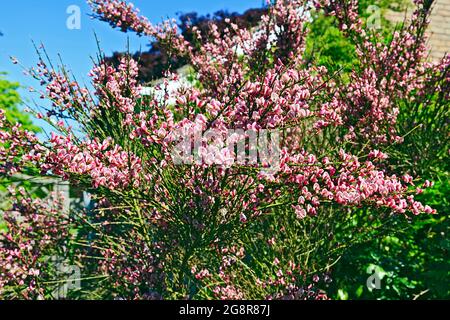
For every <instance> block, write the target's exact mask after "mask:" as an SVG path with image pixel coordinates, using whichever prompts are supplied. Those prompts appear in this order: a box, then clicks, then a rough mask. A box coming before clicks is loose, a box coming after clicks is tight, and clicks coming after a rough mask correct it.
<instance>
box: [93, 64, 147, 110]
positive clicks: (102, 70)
mask: <svg viewBox="0 0 450 320" xmlns="http://www.w3.org/2000/svg"><path fill="white" fill-rule="evenodd" d="M137 75H138V67H137V63H136V61H134V60H133V59H131V58H130V57H123V58H122V59H121V61H120V64H119V66H118V68H117V70H116V69H115V68H114V67H113V66H111V65H108V64H106V63H104V62H103V63H101V64H99V65H98V66H95V67H94V69H93V70H92V71H91V72H90V76H91V77H92V82H93V85H94V88H95V89H96V92H95V93H96V96H97V97H98V98H99V100H100V101H99V103H101V104H103V107H104V108H107V109H117V110H119V111H120V112H122V113H124V114H132V113H133V112H134V107H135V104H136V100H137V99H138V97H139V94H140V90H141V89H140V86H139V85H138V84H137V80H136V79H137Z"/></svg>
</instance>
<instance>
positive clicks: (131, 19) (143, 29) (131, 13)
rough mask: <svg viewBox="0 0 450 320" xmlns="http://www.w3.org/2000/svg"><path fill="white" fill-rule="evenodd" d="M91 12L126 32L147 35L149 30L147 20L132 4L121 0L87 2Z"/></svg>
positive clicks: (91, 0) (92, 0)
mask: <svg viewBox="0 0 450 320" xmlns="http://www.w3.org/2000/svg"><path fill="white" fill-rule="evenodd" d="M89 4H90V5H91V7H92V8H93V11H94V12H95V13H96V14H97V15H99V17H100V18H101V19H102V20H104V21H107V22H109V23H110V24H111V25H112V26H113V27H118V28H120V29H121V30H122V31H124V32H126V31H128V30H132V31H134V32H136V33H138V34H149V30H150V29H151V25H150V22H149V21H148V20H147V18H145V17H143V16H140V15H139V10H138V9H135V8H134V6H133V4H132V3H130V4H128V3H127V2H126V1H121V0H107V1H105V0H89Z"/></svg>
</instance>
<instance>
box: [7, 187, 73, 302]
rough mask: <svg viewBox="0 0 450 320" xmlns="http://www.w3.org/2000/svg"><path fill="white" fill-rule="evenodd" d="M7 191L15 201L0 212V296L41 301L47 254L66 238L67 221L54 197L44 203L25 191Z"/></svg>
mask: <svg viewBox="0 0 450 320" xmlns="http://www.w3.org/2000/svg"><path fill="white" fill-rule="evenodd" d="M10 191H11V192H12V197H13V199H14V202H13V204H12V205H11V206H10V207H9V209H7V210H5V211H3V212H2V213H3V215H2V216H3V219H4V222H5V223H6V228H7V231H6V232H5V233H0V296H2V297H7V296H11V297H13V298H17V297H19V298H22V299H37V298H42V297H43V295H44V288H43V286H42V284H41V283H42V282H43V281H44V279H47V280H48V276H49V275H48V274H45V272H46V270H48V268H47V265H48V264H49V263H51V256H50V255H51V254H52V253H55V252H56V250H57V248H58V246H59V245H60V244H61V243H62V242H61V241H62V240H63V239H65V237H67V235H68V227H67V225H68V218H67V216H65V214H66V213H65V212H63V210H62V202H61V200H62V199H61V197H59V196H57V195H54V196H52V197H50V198H49V200H47V201H45V200H40V199H31V198H29V196H27V195H26V193H25V190H24V189H18V190H13V189H11V190H10ZM0 212H1V211H0ZM11 288H12V289H13V290H15V293H13V292H10V290H11ZM15 295H17V296H15Z"/></svg>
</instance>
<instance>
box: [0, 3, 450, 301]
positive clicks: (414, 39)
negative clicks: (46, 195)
mask: <svg viewBox="0 0 450 320" xmlns="http://www.w3.org/2000/svg"><path fill="white" fill-rule="evenodd" d="M90 4H91V6H92V8H93V11H94V12H95V14H96V15H97V17H98V18H99V19H101V20H103V21H107V22H108V23H109V24H110V25H111V26H113V27H118V28H119V29H120V30H122V31H133V32H136V33H137V34H138V35H142V36H147V37H150V38H152V39H156V40H157V41H158V43H159V44H160V45H161V46H164V47H165V48H166V50H167V52H169V53H170V54H171V55H174V56H178V57H182V58H183V59H186V60H187V61H189V64H190V65H191V66H192V68H193V69H194V71H195V74H196V79H195V81H193V82H192V83H190V84H187V85H181V86H180V87H179V88H178V89H176V90H175V92H169V90H168V87H169V83H170V82H171V81H178V80H179V79H180V75H178V74H176V73H173V72H171V70H167V72H166V77H165V79H164V81H163V83H162V84H161V85H159V86H158V87H157V88H156V90H155V92H153V93H152V94H151V95H142V94H141V92H142V88H141V86H140V84H139V83H138V81H137V77H138V65H137V63H136V61H134V60H133V59H132V58H131V57H130V56H125V57H122V59H121V61H120V64H119V65H118V66H116V67H115V66H113V65H111V64H110V63H108V62H107V61H106V60H105V59H104V57H102V56H100V58H99V61H97V63H96V64H95V66H94V67H93V69H92V72H91V73H90V77H91V79H92V88H93V89H92V90H89V88H84V87H83V86H81V85H80V84H78V83H77V82H76V81H74V80H72V79H70V76H69V75H68V73H67V72H66V71H65V70H64V68H60V69H59V70H55V69H53V68H52V67H51V66H52V64H51V63H50V62H49V61H45V60H44V59H43V58H42V57H41V59H40V61H39V64H38V66H37V67H36V68H33V69H32V70H30V73H31V74H32V75H33V76H34V77H35V78H36V79H38V80H39V81H40V83H41V85H42V86H44V87H45V89H44V90H43V92H42V98H44V99H50V101H52V103H53V105H52V107H51V109H50V110H46V112H44V113H38V114H37V116H38V117H39V118H43V119H45V120H47V121H48V122H49V123H51V124H53V125H54V127H55V131H56V132H54V133H52V135H51V138H50V139H49V140H48V141H40V140H38V139H37V138H36V137H35V136H34V135H33V134H31V133H28V132H26V131H23V130H21V129H20V126H17V125H16V126H14V125H12V124H9V123H8V122H7V121H6V119H5V117H4V116H3V115H1V114H0V117H1V118H0V128H1V132H0V139H1V140H0V146H1V147H0V148H1V149H0V151H1V152H0V159H1V160H2V165H1V167H0V168H1V171H0V173H1V174H11V173H15V172H20V171H22V170H30V168H32V169H33V170H38V171H39V172H40V174H42V175H51V176H58V177H61V178H62V179H64V180H68V181H70V183H71V184H72V185H74V186H77V187H80V188H82V189H84V190H88V191H89V192H90V193H91V194H92V195H93V197H94V200H95V207H94V208H92V209H89V210H83V211H81V212H73V213H72V214H74V215H75V216H76V217H75V218H74V223H75V226H76V228H77V230H78V232H77V234H76V236H75V239H72V238H70V237H65V234H64V233H62V232H59V231H58V232H57V234H55V231H56V229H51V230H48V231H46V232H48V233H46V234H45V235H44V237H45V239H47V240H49V239H51V240H52V241H59V240H60V239H61V240H64V239H66V241H67V243H66V246H74V245H75V246H77V250H76V251H77V253H76V255H75V256H72V257H71V260H73V259H74V258H76V259H77V260H78V263H79V264H81V265H82V266H83V269H82V273H83V275H84V276H85V278H86V279H87V280H86V281H85V282H84V283H83V286H85V287H86V288H87V289H88V290H85V291H86V292H91V293H92V296H96V297H98V296H100V297H103V298H121V299H174V298H177V299H180V298H189V299H244V298H247V299H285V298H293V299H309V298H313V299H324V298H327V295H326V293H325V292H324V291H323V289H326V286H327V285H328V283H329V281H330V280H331V279H330V277H329V275H328V273H329V272H330V270H332V266H333V265H334V263H335V262H336V259H338V257H339V253H340V252H342V251H343V250H345V248H346V247H348V246H350V245H351V244H352V243H355V242H359V241H363V240H364V238H366V237H371V236H374V235H378V234H380V233H381V232H383V231H384V230H387V229H388V227H389V221H390V219H392V218H393V217H396V216H398V215H404V216H406V217H409V216H410V214H413V215H419V214H434V213H436V211H435V210H434V209H432V208H431V207H430V206H428V205H426V204H422V203H421V202H418V201H416V200H415V194H417V193H421V192H422V190H423V188H426V187H429V186H431V185H432V183H431V182H429V181H421V179H420V177H417V178H414V177H412V176H411V175H410V172H408V171H406V172H405V171H402V170H400V168H401V166H397V167H395V168H393V167H392V166H391V165H390V162H389V159H390V158H389V156H390V155H389V149H390V148H391V147H392V146H395V145H397V144H401V143H402V141H403V140H404V138H405V137H404V136H402V135H401V134H402V132H401V131H400V130H399V129H398V127H397V125H396V124H397V119H398V117H399V114H400V112H401V108H400V106H401V105H402V104H408V103H412V102H413V101H415V100H416V99H417V98H416V97H422V96H427V95H429V94H430V93H429V92H431V91H433V92H434V90H436V88H437V87H438V86H447V87H448V81H449V76H448V69H449V63H448V62H449V60H450V59H449V58H448V57H447V58H444V59H443V60H442V61H440V62H438V63H431V62H427V60H426V47H425V41H426V39H425V36H424V29H425V27H426V25H427V17H428V15H429V6H428V2H427V1H425V2H424V1H416V4H417V10H416V11H415V13H414V15H413V16H412V18H411V21H410V23H408V24H407V25H406V26H404V27H402V28H401V29H400V30H398V31H396V32H395V33H394V34H393V35H392V37H391V38H390V39H388V42H383V40H382V38H380V35H379V34H377V33H376V32H374V31H369V30H366V29H365V26H364V23H363V21H362V20H361V19H359V17H358V13H357V9H358V3H357V1H337V0H336V1H316V2H315V3H314V4H315V9H314V10H324V11H325V13H326V14H329V15H334V16H335V17H336V19H337V21H338V23H339V26H340V28H341V30H342V32H343V33H344V34H345V36H346V37H348V38H349V39H350V41H352V42H353V43H354V44H355V47H356V52H357V55H358V57H359V64H358V65H355V67H354V69H353V70H352V72H351V73H350V74H349V75H348V76H344V75H340V74H339V73H334V72H330V71H328V70H327V68H325V67H323V66H317V65H314V64H311V63H306V61H305V60H304V53H305V48H306V43H305V42H306V37H307V34H308V24H309V23H310V22H309V20H310V13H311V12H314V11H313V8H309V5H310V2H309V1H301V0H292V1H289V2H286V1H276V2H275V3H274V4H272V5H270V7H269V9H268V12H267V14H266V15H264V16H263V17H262V18H261V23H260V24H259V25H258V26H257V27H256V28H252V29H246V28H240V27H238V26H237V25H236V24H234V23H232V22H231V21H229V20H225V23H227V24H228V27H227V28H225V29H224V30H223V32H219V31H218V27H217V26H216V25H214V24H211V26H210V30H209V31H208V32H202V31H200V30H198V29H197V28H196V27H194V28H193V29H192V34H193V35H195V37H196V40H197V42H198V44H199V45H196V43H197V42H196V41H193V43H192V44H191V42H188V41H187V40H186V39H184V37H183V36H182V35H181V34H180V33H179V32H178V30H177V25H176V23H175V22H174V21H168V22H165V23H163V24H161V25H158V26H154V25H152V24H151V23H150V22H149V21H148V20H147V19H146V18H145V17H142V16H140V15H139V12H138V11H137V10H136V9H134V7H133V6H132V5H131V4H127V3H125V2H124V1H118V0H92V1H90ZM42 50H43V49H42ZM42 56H44V55H42ZM440 98H441V99H448V95H447V96H445V97H440ZM442 105H445V104H442ZM447 106H448V104H447ZM418 112H422V110H421V109H420V110H418ZM80 132H81V134H80ZM263 132H264V133H265V132H269V134H268V135H267V136H265V135H263V134H262V133H263ZM253 134H255V135H256V136H258V138H257V139H256V140H255V139H253V138H254V137H253ZM180 139H181V140H183V139H184V144H181V146H182V148H181V150H180ZM186 141H187V142H186ZM252 141H253V142H255V141H256V143H252ZM230 145H231V147H230ZM267 145H269V148H265V147H267ZM239 146H241V148H239ZM180 151H181V153H183V154H184V156H182V157H181V159H180V158H179V157H178V158H177V156H179V153H180ZM252 155H253V157H252ZM255 155H257V156H256V157H255ZM243 158H246V159H247V160H248V158H250V161H239V159H240V160H242V159H243ZM24 201H25V203H24V204H23V208H20V207H19V208H18V209H15V210H16V211H18V212H21V213H22V211H25V212H28V211H29V210H28V209H27V207H26V206H27V205H28V206H30V205H33V203H34V202H33V201H32V200H31V199H28V202H27V201H26V200H22V202H24ZM22 209H23V210H22ZM27 210H28V211H27ZM357 212H358V213H357ZM361 212H362V213H361ZM22 214H23V213H22ZM59 214H60V213H59V212H56V211H52V215H51V216H53V217H54V219H56V218H57V217H58V215H59ZM369 215H370V219H372V221H373V223H372V224H367V223H365V222H366V219H368V218H369ZM7 221H9V220H8V219H7ZM39 221H40V220H39V219H38V220H36V223H38V222H39ZM386 226H387V227H386ZM8 230H9V231H8V232H10V233H12V232H14V234H13V235H8V236H7V237H5V239H10V238H11V237H15V236H16V233H17V235H20V234H21V231H20V230H21V229H20V228H11V229H9V228H8ZM43 230H46V229H43ZM52 231H53V233H52ZM66 232H67V230H66ZM32 235H33V234H32ZM30 237H31V236H30ZM34 245H36V246H39V245H41V246H42V247H43V249H44V248H46V247H47V246H46V245H48V243H40V242H35V243H34ZM30 250H31V249H30ZM2 252H3V251H2ZM8 252H9V251H8ZM68 252H72V251H68ZM8 254H9V255H11V253H8ZM72 254H73V252H72ZM8 257H9V256H8ZM8 259H10V260H11V259H12V258H8ZM32 265H33V264H30V265H27V268H28V267H29V266H32ZM14 268H15V269H14V270H16V267H14ZM17 268H25V267H24V266H21V267H17ZM0 270H1V269H0ZM33 270H34V269H33ZM37 270H39V269H37ZM20 272H21V274H24V272H25V273H27V274H28V275H27V276H26V277H25V278H24V279H28V278H27V277H28V276H29V272H31V271H29V269H26V271H20ZM33 272H34V271H33ZM33 272H32V273H33ZM36 272H37V271H36ZM33 274H34V273H33ZM15 277H16V276H15V275H14V274H11V273H5V272H3V273H0V284H2V286H1V287H0V296H3V295H5V296H7V295H8V294H9V293H8V292H10V290H13V289H14V288H15V287H16V286H17V285H19V286H20V285H24V284H25V282H21V281H19V283H17V282H15V281H14V279H15ZM95 279H97V280H95ZM30 281H31V282H30V284H28V282H27V285H28V287H27V290H28V291H27V293H26V295H24V296H25V297H30V298H31V297H35V296H36V295H39V296H44V295H45V294H44V292H43V291H42V290H41V289H40V287H37V286H36V285H35V283H34V282H33V281H32V280H30ZM14 290H15V289H14ZM45 297H48V296H45ZM88 297H89V296H88Z"/></svg>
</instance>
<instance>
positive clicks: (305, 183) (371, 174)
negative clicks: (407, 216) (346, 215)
mask: <svg viewBox="0 0 450 320" xmlns="http://www.w3.org/2000/svg"><path fill="white" fill-rule="evenodd" d="M385 157H386V155H385V154H383V153H382V152H379V151H378V150H375V151H373V152H371V153H370V154H369V158H372V161H370V160H366V161H364V162H360V160H359V159H358V157H356V156H353V155H350V154H347V153H345V152H344V151H343V150H341V151H340V153H339V160H340V161H339V164H338V165H335V164H333V163H332V162H331V161H330V159H329V158H327V157H325V158H323V159H321V160H319V159H317V158H316V156H314V155H313V154H308V153H307V152H302V153H301V154H298V155H295V156H289V155H288V153H287V152H285V156H284V157H283V158H282V161H281V170H280V172H279V173H278V174H277V175H276V176H275V177H273V178H274V179H275V182H277V183H281V182H282V183H286V184H289V185H295V186H296V192H294V193H293V194H294V195H295V196H298V200H297V201H298V202H297V203H296V204H295V205H293V208H294V210H295V212H296V214H297V216H298V217H299V218H304V217H306V216H307V215H316V214H317V212H318V209H319V207H320V206H321V205H323V204H324V202H325V203H326V202H329V201H332V202H336V203H338V204H340V205H343V206H357V207H358V206H361V205H364V204H365V205H370V206H375V207H388V208H389V209H391V210H392V211H393V212H397V213H405V212H407V211H410V212H412V213H414V214H415V215H417V214H419V213H423V212H425V213H429V214H431V213H436V211H435V210H433V209H431V208H430V207H429V206H424V205H422V204H421V203H420V202H418V201H415V200H414V194H413V193H415V191H416V190H411V191H409V190H410V188H409V187H410V186H414V184H413V181H412V177H410V176H406V177H404V178H403V179H402V178H399V177H397V176H396V175H387V174H386V173H385V172H384V171H382V170H378V169H377V168H376V166H375V165H374V162H376V161H377V160H378V161H379V160H382V159H384V158H385Z"/></svg>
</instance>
